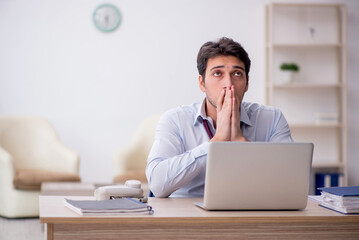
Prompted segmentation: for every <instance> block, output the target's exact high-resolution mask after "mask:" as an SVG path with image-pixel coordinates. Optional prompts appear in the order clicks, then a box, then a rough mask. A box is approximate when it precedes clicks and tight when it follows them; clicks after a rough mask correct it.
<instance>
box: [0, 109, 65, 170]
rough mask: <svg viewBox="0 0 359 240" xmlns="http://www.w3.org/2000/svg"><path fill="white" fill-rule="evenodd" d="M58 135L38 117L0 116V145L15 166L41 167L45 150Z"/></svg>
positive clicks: (46, 122) (48, 124) (45, 121)
mask: <svg viewBox="0 0 359 240" xmlns="http://www.w3.org/2000/svg"><path fill="white" fill-rule="evenodd" d="M58 140H59V139H58V136H57V134H56V132H55V130H54V128H53V127H52V125H51V124H50V123H49V122H48V121H47V120H45V119H43V118H40V117H19V116H0V146H1V147H2V148H4V149H5V150H6V151H7V152H9V153H10V154H11V155H12V157H13V160H14V165H15V168H16V169H18V168H19V166H21V168H23V169H25V168H40V169H41V168H42V165H43V164H44V163H45V162H46V161H47V159H46V158H47V157H46V156H47V154H46V151H47V150H48V147H46V146H49V145H51V144H52V143H53V142H55V141H58Z"/></svg>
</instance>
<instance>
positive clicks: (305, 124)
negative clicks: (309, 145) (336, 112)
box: [288, 122, 342, 129]
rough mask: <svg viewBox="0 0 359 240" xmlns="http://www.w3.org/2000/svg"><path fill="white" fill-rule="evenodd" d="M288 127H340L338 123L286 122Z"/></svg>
mask: <svg viewBox="0 0 359 240" xmlns="http://www.w3.org/2000/svg"><path fill="white" fill-rule="evenodd" d="M288 124H289V126H290V128H293V129H294V128H340V127H342V125H341V124H340V123H331V122H328V123H324V122H323V123H288Z"/></svg>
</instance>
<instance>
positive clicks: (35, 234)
mask: <svg viewBox="0 0 359 240" xmlns="http://www.w3.org/2000/svg"><path fill="white" fill-rule="evenodd" d="M0 239H1V240H42V239H45V233H44V225H43V224H42V223H40V220H39V218H21V219H8V218H3V217H0Z"/></svg>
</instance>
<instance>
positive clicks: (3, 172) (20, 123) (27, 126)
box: [0, 116, 80, 218]
mask: <svg viewBox="0 0 359 240" xmlns="http://www.w3.org/2000/svg"><path fill="white" fill-rule="evenodd" d="M79 161H80V160H79V156H78V155H77V154H76V153H74V152H72V151H71V150H69V149H68V148H66V147H65V146H63V145H62V144H61V142H60V140H59V138H58V136H57V134H56V132H55V130H54V128H53V127H52V126H51V124H50V123H49V122H48V121H47V120H45V119H43V118H39V117H10V116H0V215H1V216H4V217H8V218H16V217H37V216H39V203H38V201H39V200H38V198H39V195H40V190H39V189H37V190H23V189H18V187H17V188H16V187H15V185H14V182H15V178H16V177H17V174H18V173H19V171H22V170H27V171H28V172H29V171H31V170H34V172H35V173H36V171H40V172H41V171H42V172H45V173H50V174H49V175H50V176H49V179H50V181H51V180H53V179H54V175H55V177H56V176H57V177H58V176H59V174H60V175H61V174H63V175H64V176H65V178H66V177H68V176H76V177H77V178H78V179H79V177H78V171H79ZM51 173H55V174H53V175H52V176H51ZM42 177H43V175H42ZM33 179H34V177H33V176H32V178H31V179H30V180H33ZM27 189H30V188H27Z"/></svg>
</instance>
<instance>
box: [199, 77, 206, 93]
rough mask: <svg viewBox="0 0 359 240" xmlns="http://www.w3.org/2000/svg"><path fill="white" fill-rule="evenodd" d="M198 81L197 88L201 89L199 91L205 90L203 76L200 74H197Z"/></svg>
mask: <svg viewBox="0 0 359 240" xmlns="http://www.w3.org/2000/svg"><path fill="white" fill-rule="evenodd" d="M198 83H199V88H200V89H201V91H202V92H206V88H205V86H204V77H203V76H202V75H199V77H198Z"/></svg>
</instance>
